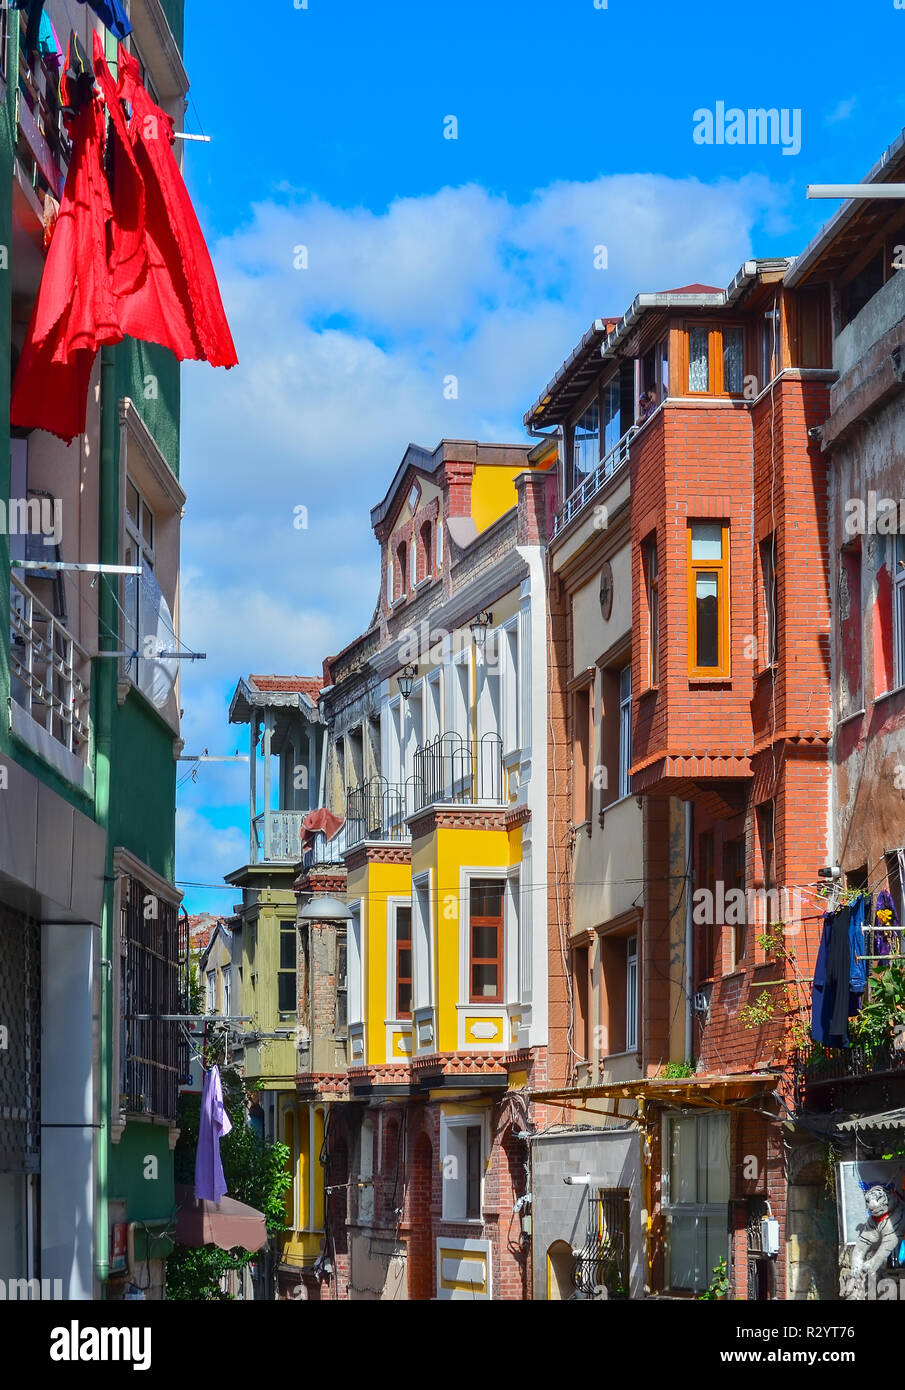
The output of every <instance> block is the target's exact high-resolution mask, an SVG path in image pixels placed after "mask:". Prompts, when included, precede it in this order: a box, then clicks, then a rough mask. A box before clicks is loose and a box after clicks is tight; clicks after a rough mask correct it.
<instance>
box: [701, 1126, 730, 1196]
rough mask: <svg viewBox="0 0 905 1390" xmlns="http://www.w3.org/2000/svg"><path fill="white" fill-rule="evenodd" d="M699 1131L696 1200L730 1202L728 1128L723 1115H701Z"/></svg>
mask: <svg viewBox="0 0 905 1390" xmlns="http://www.w3.org/2000/svg"><path fill="white" fill-rule="evenodd" d="M697 1130H698V1198H697V1199H698V1201H699V1202H707V1203H709V1204H711V1205H712V1204H714V1203H717V1202H728V1201H729V1127H728V1122H727V1117H726V1116H725V1115H702V1116H701V1117H700V1119H699V1120H698V1121H697Z"/></svg>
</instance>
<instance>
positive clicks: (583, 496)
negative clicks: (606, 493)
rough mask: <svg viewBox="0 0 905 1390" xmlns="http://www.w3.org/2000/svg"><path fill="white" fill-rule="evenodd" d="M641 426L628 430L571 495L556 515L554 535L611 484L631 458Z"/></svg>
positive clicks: (634, 426) (633, 426)
mask: <svg viewBox="0 0 905 1390" xmlns="http://www.w3.org/2000/svg"><path fill="white" fill-rule="evenodd" d="M638 429H639V426H638V425H632V426H631V427H630V428H629V429H627V430H626V432H625V434H624V435H623V436H622V438H621V439H620V440H619V441H618V442H617V443H616V444H614V445H613V447H612V449H611V450H610V451H609V453H608V454H605V455H604V457H603V458H602V459H601V460H600V462H599V463H598V465H597V467H596V468H595V469H594V471H593V473H589V474H588V476H587V477H586V478H585V479H584V481H583V482H581V483H579V485H578V487H577V488H575V489H574V490H573V491H572V492H570V493H569V496H568V497H567V498H566V500H565V502H563V504H562V506H561V508H560V509H559V511H558V512H557V514H556V517H555V520H554V522H553V534H554V536H555V535H556V534H557V532H559V531H561V530H562V528H563V527H564V526H567V525H568V523H569V522H570V521H571V520H572V518H573V517H575V516H577V515H578V513H579V512H580V511H581V510H582V508H583V507H586V506H587V504H588V502H589V501H590V500H591V498H592V497H593V496H594V495H595V493H598V492H599V491H600V489H601V488H602V487H603V485H604V483H607V482H609V480H610V478H612V476H613V474H614V473H616V472H618V470H619V469H620V468H621V467H622V465H623V464H624V463H625V462H626V461H627V459H628V456H629V445H630V443H631V441H632V438H633V437H634V436H635V435H636V434H637V433H638Z"/></svg>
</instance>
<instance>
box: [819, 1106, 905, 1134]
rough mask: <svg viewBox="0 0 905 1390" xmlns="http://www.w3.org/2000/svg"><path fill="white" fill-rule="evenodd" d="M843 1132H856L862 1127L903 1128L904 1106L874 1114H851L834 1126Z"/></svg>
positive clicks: (904, 1121) (904, 1127)
mask: <svg viewBox="0 0 905 1390" xmlns="http://www.w3.org/2000/svg"><path fill="white" fill-rule="evenodd" d="M836 1128H837V1130H839V1131H841V1132H842V1133H843V1134H856V1133H858V1131H860V1130H863V1129H905V1108H902V1109H899V1110H880V1111H878V1112H877V1114H875V1115H853V1116H852V1118H851V1119H850V1120H840V1122H839V1124H838V1125H837V1126H836Z"/></svg>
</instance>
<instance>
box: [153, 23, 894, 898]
mask: <svg viewBox="0 0 905 1390" xmlns="http://www.w3.org/2000/svg"><path fill="white" fill-rule="evenodd" d="M298 3H299V4H301V0H298ZM186 8H187V14H186V35H185V59H186V66H187V68H188V72H189V76H190V78H191V81H192V90H191V96H192V101H193V105H192V106H190V109H189V112H188V114H187V118H186V128H187V129H189V130H198V129H199V119H200V123H201V126H203V129H204V130H205V132H206V133H207V134H209V135H210V136H212V141H211V143H210V144H209V145H199V144H190V145H189V146H188V147H187V151H186V166H187V167H186V173H187V181H188V184H189V188H190V191H191V193H192V196H193V198H194V200H195V204H196V207H197V209H198V212H199V216H200V217H201V220H202V224H203V226H204V227H205V230H206V232H207V234H208V237H209V241H210V246H211V251H212V254H213V257H214V263H215V266H216V269H217V272H218V276H219V278H220V282H221V288H222V291H223V296H224V301H225V304H226V308H227V313H228V315H229V318H230V323H231V325H232V328H233V332H234V336H235V339H236V345H237V349H238V353H239V359H240V365H239V367H238V368H237V369H235V370H234V371H232V372H229V373H224V372H222V371H213V370H211V369H210V368H209V367H207V366H204V365H196V364H190V365H188V366H187V367H186V368H185V369H184V373H183V441H182V482H183V485H184V486H185V488H186V491H187V493H188V505H187V508H186V516H185V522H184V526H183V547H182V565H183V573H182V630H183V636H184V639H185V640H186V642H188V643H189V644H190V645H191V646H192V647H194V648H195V649H197V650H202V651H206V652H207V653H208V660H207V661H206V662H199V663H193V664H191V665H189V664H186V667H185V668H184V670H183V685H182V704H183V706H184V709H185V717H184V721H183V733H184V736H185V739H186V751H187V752H189V753H195V752H200V750H201V749H202V748H204V747H207V748H208V749H209V750H210V752H211V753H232V752H233V751H234V750H235V749H237V748H238V749H239V751H240V752H244V751H245V744H246V738H247V730H246V729H245V728H244V726H243V727H242V728H238V727H230V726H229V724H228V723H227V710H228V703H229V697H230V694H231V692H232V690H233V689H234V687H235V684H236V681H237V679H238V678H239V676H240V675H243V674H247V673H248V672H249V671H266V672H272V671H276V672H279V673H287V672H298V673H301V674H318V673H319V672H320V669H321V662H322V658H323V657H324V655H326V654H329V653H330V652H333V651H336V650H338V649H339V648H341V647H343V646H344V645H345V644H346V643H347V642H348V641H350V640H351V639H352V638H353V637H354V636H355V635H356V633H358V632H360V631H361V630H362V629H363V628H364V627H365V626H366V624H367V622H368V620H369V618H370V615H371V613H372V611H373V607H374V603H375V600H376V595H377V573H378V556H377V548H376V545H375V543H374V541H373V537H372V535H371V532H370V527H369V522H368V509H369V507H370V506H371V505H372V504H373V503H374V502H376V501H378V500H379V499H380V498H381V497H382V496H383V494H384V491H385V489H386V486H387V483H388V482H389V479H390V478H391V477H392V474H393V472H394V470H395V468H396V466H397V464H398V462H399V459H400V458H401V456H402V454H403V452H404V450H405V447H406V445H407V444H408V443H409V441H411V440H415V441H417V442H419V443H422V444H424V445H427V446H428V447H433V446H434V445H435V444H436V443H437V441H438V440H439V439H440V438H442V437H443V436H446V437H451V438H469V439H470V438H486V439H512V440H520V439H522V438H523V437H524V436H523V430H522V426H521V417H522V414H523V412H524V410H525V409H526V408H527V407H528V406H529V405H530V404H531V403H532V402H533V400H534V399H535V398H536V396H537V395H538V394H539V392H540V391H541V389H542V388H543V386H544V385H545V383H546V382H547V380H548V379H549V378H550V377H551V376H552V375H553V373H554V371H555V370H556V369H557V367H558V366H559V364H560V363H561V362H562V360H563V359H564V358H565V357H566V356H567V355H568V353H569V352H570V351H571V349H572V348H573V347H574V345H575V344H576V343H577V342H578V340H579V339H580V338H581V335H582V334H583V333H584V332H585V330H586V329H587V327H588V325H589V323H590V322H591V320H592V319H593V318H594V317H596V316H598V315H606V314H621V313H622V312H623V311H624V310H625V309H626V308H627V306H628V304H629V303H630V302H631V300H632V298H633V297H634V295H635V294H636V293H638V292H639V291H643V290H656V289H666V288H670V287H672V286H676V285H680V284H685V283H688V282H689V281H695V280H701V281H704V282H707V283H714V284H725V283H727V281H728V280H729V279H730V278H731V276H732V275H733V274H734V273H735V271H736V270H737V269H738V267H739V266H740V265H741V263H742V262H743V261H744V260H745V259H746V258H747V257H748V256H751V255H756V256H770V255H794V254H796V253H798V252H799V251H801V250H802V249H803V247H804V246H805V245H806V244H807V242H808V240H809V239H810V237H811V236H812V235H813V234H814V232H815V231H816V230H817V228H818V227H819V226H820V224H821V223H822V222H823V221H824V220H825V219H826V218H827V217H828V216H830V215H831V213H832V212H833V210H834V209H835V207H836V206H837V204H836V203H834V202H823V201H821V202H815V201H811V202H809V201H807V200H806V198H805V188H806V185H807V184H808V183H820V182H854V181H857V180H858V179H860V178H861V177H863V175H864V174H865V173H866V172H867V170H868V168H869V167H870V166H871V165H872V164H873V163H874V161H875V160H876V159H877V158H878V156H879V155H880V154H881V152H882V151H883V150H884V149H885V148H886V147H887V146H888V145H889V144H890V143H891V142H892V140H893V139H894V138H895V137H896V136H897V135H898V133H899V131H900V130H901V128H902V125H903V124H905V122H903V115H902V102H901V54H902V51H903V43H905V9H903V10H899V9H897V8H896V7H895V4H894V0H864V3H862V4H860V5H858V6H857V7H853V6H852V5H850V4H846V5H843V4H842V3H838V2H835V0H834V3H826V4H818V3H816V0H797V3H794V4H793V3H789V0H785V3H779V0H760V3H757V4H754V3H749V2H747V0H733V3H732V4H731V5H727V4H726V3H725V0H698V3H697V4H695V5H693V6H688V5H684V4H683V5H680V4H669V3H666V0H655V2H654V3H643V2H642V0H609V3H608V7H607V8H606V9H597V8H595V4H594V0H556V3H552V0H550V3H541V2H540V0H528V2H527V3H516V0H462V2H460V3H457V4H442V3H437V4H430V3H425V0H420V3H416V2H415V0H411V2H407V3H396V4H392V5H390V4H386V3H384V4H375V3H371V4H367V3H364V0H353V2H352V3H350V2H349V0H308V8H307V9H302V8H296V7H295V5H294V4H293V0H267V2H266V4H262V5H259V6H248V5H242V6H241V7H240V6H239V5H238V4H237V3H234V0H224V3H220V4H218V5H217V6H216V12H215V15H212V9H213V7H212V6H211V4H210V3H208V4H204V5H202V4H200V3H198V0H187V7H186ZM227 61H229V63H230V67H229V68H228V69H227V68H226V67H225V63H226V62H227ZM718 101H722V102H723V103H724V104H725V106H726V108H730V107H741V108H743V109H745V110H747V108H748V107H777V108H788V109H790V110H798V111H800V112H801V149H800V152H799V153H797V154H794V155H787V154H784V153H783V151H782V148H781V147H780V146H775V145H773V146H771V145H764V146H761V145H756V144H751V145H747V144H745V145H722V146H720V145H716V144H714V145H702V144H698V143H696V142H695V141H694V139H693V138H692V132H693V128H694V119H693V117H694V113H695V111H697V110H699V109H701V108H707V109H711V110H713V109H715V107H716V103H717V102H718ZM448 116H455V117H456V120H457V123H458V131H457V135H458V138H457V139H455V140H450V139H444V134H443V132H444V120H445V118H446V117H448ZM598 245H605V246H606V247H607V253H608V254H607V269H606V270H605V271H601V270H595V268H594V264H593V261H594V248H595V246H598ZM299 247H305V248H306V250H305V252H304V253H303V254H300V253H299V250H298V248H299ZM305 259H307V268H302V264H301V263H303V262H304V261H305ZM449 374H454V375H456V376H457V377H458V380H459V395H458V399H456V400H453V401H451V400H448V399H446V398H445V397H444V394H443V381H444V378H445V377H446V376H447V375H449ZM298 506H304V507H306V508H307V512H308V528H307V529H302V530H299V529H296V528H295V527H294V526H293V517H294V515H295V508H296V507H298ZM181 767H182V768H185V764H182V765H181ZM181 776H183V777H184V776H185V774H184V773H181ZM247 776H248V769H247V765H244V764H232V765H231V764H207V765H204V766H202V767H201V768H200V769H199V771H198V774H197V780H196V781H194V782H193V781H192V780H191V779H187V780H184V781H183V784H182V786H181V787H180V789H179V801H178V805H179V811H178V817H177V878H178V879H179V880H180V881H181V882H182V883H183V885H185V894H186V904H187V906H188V908H189V911H200V910H210V911H219V912H225V911H228V910H229V909H230V906H231V904H232V902H233V899H234V896H235V895H234V893H233V892H232V890H229V889H222V888H217V887H215V886H212V887H203V888H194V887H189V886H187V885H188V884H190V883H193V884H205V885H216V884H218V883H220V882H222V876H223V874H224V873H225V872H228V871H229V870H231V869H233V868H236V867H238V866H239V865H240V864H242V863H244V862H245V857H246V854H247V836H248V825H247V820H248V810H247V805H248V803H247Z"/></svg>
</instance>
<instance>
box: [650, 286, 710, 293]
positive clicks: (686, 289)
mask: <svg viewBox="0 0 905 1390" xmlns="http://www.w3.org/2000/svg"><path fill="white" fill-rule="evenodd" d="M722 292H723V291H722V288H721V287H720V286H719V285H680V286H679V288H678V289H677V290H661V291H660V293H661V294H722Z"/></svg>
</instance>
